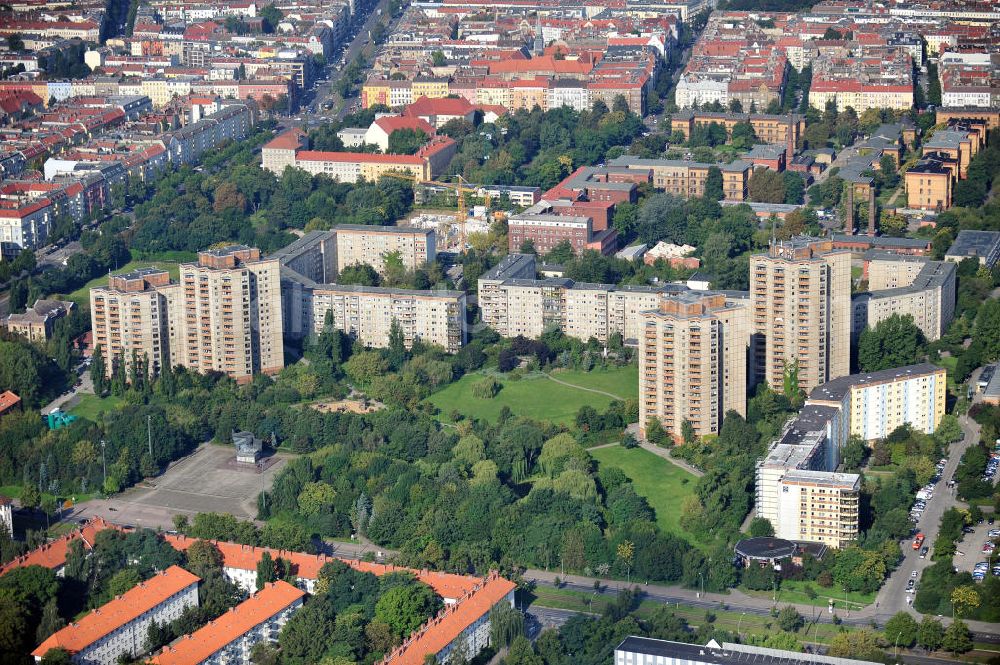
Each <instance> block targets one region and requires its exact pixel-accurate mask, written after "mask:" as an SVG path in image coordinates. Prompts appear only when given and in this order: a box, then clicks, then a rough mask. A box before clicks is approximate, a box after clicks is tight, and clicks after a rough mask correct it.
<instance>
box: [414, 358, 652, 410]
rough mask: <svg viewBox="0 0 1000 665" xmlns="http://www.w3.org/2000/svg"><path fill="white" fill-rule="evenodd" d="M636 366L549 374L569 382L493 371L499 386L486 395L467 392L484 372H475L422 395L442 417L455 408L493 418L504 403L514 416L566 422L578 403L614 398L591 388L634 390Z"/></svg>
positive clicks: (601, 405)
mask: <svg viewBox="0 0 1000 665" xmlns="http://www.w3.org/2000/svg"><path fill="white" fill-rule="evenodd" d="M638 371H639V370H638V368H636V367H634V366H628V367H620V368H614V369H608V370H594V371H593V372H578V371H565V372H558V373H557V374H555V376H556V377H557V378H558V379H559V380H560V381H565V382H567V383H571V384H573V385H563V384H561V383H557V382H555V381H553V380H551V379H549V378H548V377H547V376H546V375H544V374H541V373H538V374H532V375H528V376H526V377H524V378H522V379H520V380H518V381H511V380H509V379H507V378H505V377H503V376H502V375H498V376H496V377H495V378H496V379H497V380H498V381H499V382H500V383H501V384H502V385H503V388H502V389H501V390H500V392H499V393H498V394H497V396H496V397H494V398H492V399H482V398H479V397H473V395H472V386H473V384H475V383H476V382H477V381H479V380H481V379H482V378H483V377H484V376H486V375H485V374H482V373H479V372H477V373H475V374H467V375H466V376H463V377H462V378H461V379H459V380H458V381H456V382H455V383H452V384H451V385H449V386H448V387H446V388H445V389H444V390H441V391H440V392H437V393H435V394H433V395H431V396H430V397H428V398H427V401H428V402H430V403H431V404H433V405H434V406H436V407H437V408H438V409H440V411H441V416H440V417H441V418H442V419H443V420H448V419H450V415H449V414H451V412H452V411H458V412H459V413H461V414H462V415H464V416H465V417H466V418H470V419H471V418H480V419H483V420H496V419H497V417H498V416H499V415H500V410H501V409H502V408H503V407H505V406H506V407H508V408H509V409H510V410H511V412H513V413H514V415H516V416H524V417H527V418H534V419H536V420H547V421H549V422H553V423H560V424H570V423H572V422H573V418H574V417H575V416H576V413H577V411H579V410H580V407H581V406H592V407H594V408H595V409H597V410H598V411H603V410H605V409H606V408H607V407H608V405H609V404H611V402H613V401H615V400H614V399H613V398H612V397H610V396H609V395H604V394H600V393H596V392H591V390H603V391H605V392H608V393H611V394H612V395H616V396H619V397H620V398H622V399H625V398H628V397H635V396H636V394H637V392H638Z"/></svg>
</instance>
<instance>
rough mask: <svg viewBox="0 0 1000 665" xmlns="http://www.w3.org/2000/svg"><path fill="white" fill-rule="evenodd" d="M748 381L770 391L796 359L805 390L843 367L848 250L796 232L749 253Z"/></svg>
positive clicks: (846, 367)
mask: <svg viewBox="0 0 1000 665" xmlns="http://www.w3.org/2000/svg"><path fill="white" fill-rule="evenodd" d="M750 307H751V317H752V318H751V333H752V335H753V339H752V341H751V354H752V356H751V361H752V367H753V370H754V380H753V382H752V383H756V382H757V381H767V382H768V384H769V385H770V386H771V387H772V388H775V389H779V390H780V389H781V388H782V386H783V383H784V375H785V370H786V367H790V366H791V365H792V364H793V363H797V364H798V376H799V386H800V387H801V388H802V389H803V390H806V391H808V390H811V389H812V388H815V387H816V386H818V385H820V384H822V383H826V382H827V381H829V380H830V379H834V378H837V377H839V376H845V375H847V374H848V373H849V372H850V358H851V255H850V252H849V251H847V250H835V249H834V248H833V242H832V241H831V240H828V239H819V238H811V237H807V236H798V237H795V238H792V239H791V240H788V241H784V242H774V243H772V244H771V247H770V248H769V249H768V251H767V253H764V254H758V255H756V256H752V257H751V258H750Z"/></svg>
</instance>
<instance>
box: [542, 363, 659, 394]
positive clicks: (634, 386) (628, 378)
mask: <svg viewBox="0 0 1000 665" xmlns="http://www.w3.org/2000/svg"><path fill="white" fill-rule="evenodd" d="M552 376H553V377H554V378H556V379H559V380H560V381H565V382H566V383H572V384H573V385H575V386H580V387H582V388H591V389H593V390H603V391H604V392H606V393H611V394H612V395H617V396H618V397H620V398H621V399H638V397H639V366H638V365H627V366H626V367H614V368H612V369H594V370H591V371H589V372H583V371H580V370H571V369H560V370H556V371H555V372H553V373H552Z"/></svg>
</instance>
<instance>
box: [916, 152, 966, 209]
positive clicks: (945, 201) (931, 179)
mask: <svg viewBox="0 0 1000 665" xmlns="http://www.w3.org/2000/svg"><path fill="white" fill-rule="evenodd" d="M956 169H957V164H956V163H955V162H954V161H953V160H947V159H944V158H940V159H939V158H937V157H936V156H935V157H927V158H925V159H922V160H920V161H919V162H917V163H916V164H915V165H914V166H911V167H910V168H909V169H907V170H906V175H905V176H904V185H905V187H906V205H907V207H909V208H915V209H918V210H934V211H942V210H947V209H948V208H950V207H951V197H952V184H953V181H954V172H955V170H956Z"/></svg>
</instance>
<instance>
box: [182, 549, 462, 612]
mask: <svg viewBox="0 0 1000 665" xmlns="http://www.w3.org/2000/svg"><path fill="white" fill-rule="evenodd" d="M163 538H164V540H166V541H167V542H168V543H170V545H171V546H173V547H174V548H175V549H178V550H180V551H182V552H184V551H186V550H187V549H188V548H189V547H191V546H192V545H193V544H195V543H196V542H198V539H197V538H188V537H187V536H183V535H174V534H167V535H165V536H164V537H163ZM212 544H213V545H215V546H216V547H218V548H219V552H221V553H222V563H223V565H224V566H225V567H226V568H236V569H239V570H256V569H257V564H258V563H259V562H260V559H261V557H263V556H264V552H268V553H269V554H270V555H271V556H272V557H273V558H279V557H280V558H282V559H284V560H286V561H288V562H289V563H290V564H291V566H292V571H293V572H294V573H295V576H296V577H298V578H300V579H310V580H314V579H316V578H317V577H319V571H320V568H322V567H323V566H324V564H327V563H330V562H331V561H343V562H344V563H346V564H347V565H349V566H350V567H351V568H354V569H355V570H358V571H361V572H365V573H372V574H373V575H378V576H382V575H385V574H387V573H395V572H411V573H413V574H414V575H416V577H417V579H418V580H420V581H421V582H423V583H424V584H426V585H427V586H429V587H431V588H432V589H434V591H436V592H437V593H438V594H439V595H441V597H443V598H449V599H455V598H460V597H462V596H463V595H464V594H465V593H467V592H468V591H469V590H470V589H471V588H472V587H473V586H474V585H475V584H476V582H477V581H478V580H477V578H474V577H466V576H464V575H452V574H450V573H437V572H433V571H427V570H414V569H412V568H401V567H399V566H391V565H384V564H380V563H367V562H365V561H355V560H353V559H337V558H335V557H330V556H325V555H323V554H306V553H305V552H289V551H286V550H274V549H270V548H267V547H254V546H252V545H241V544H239V543H228V542H222V541H212Z"/></svg>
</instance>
